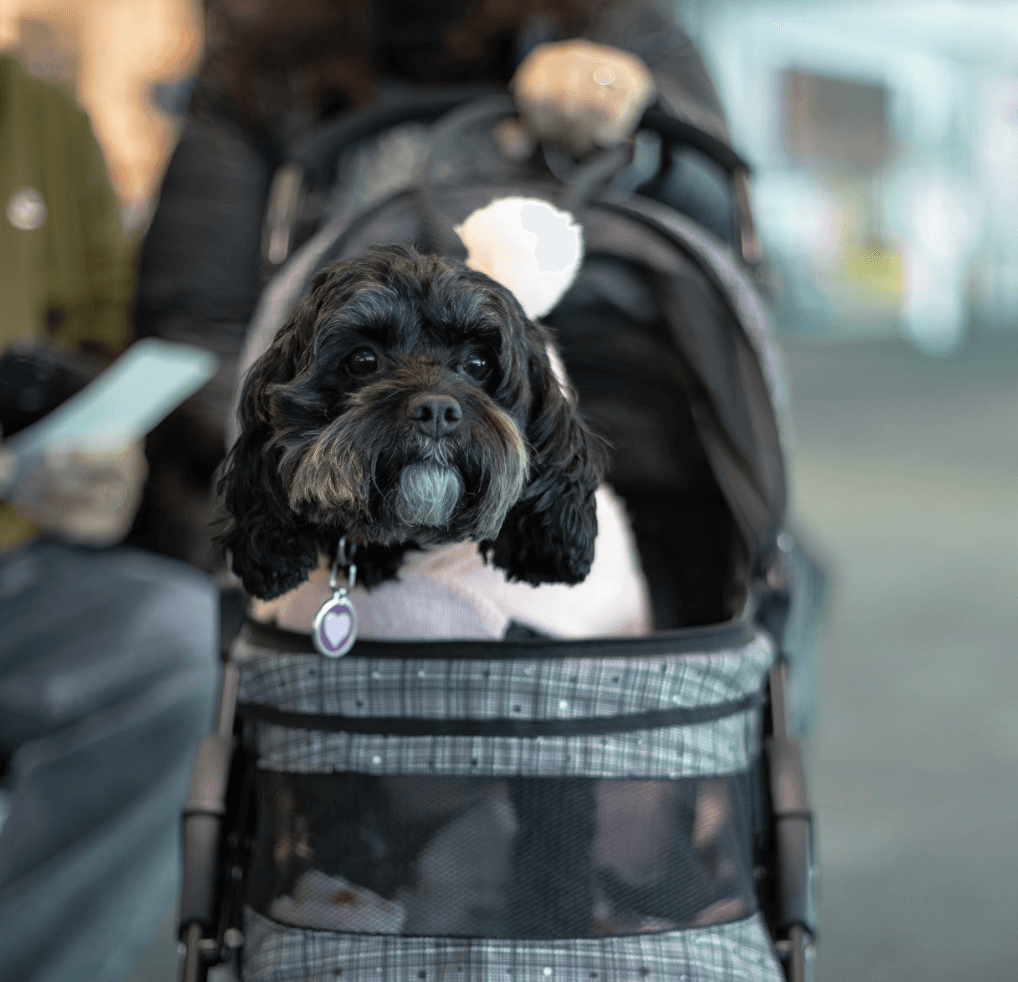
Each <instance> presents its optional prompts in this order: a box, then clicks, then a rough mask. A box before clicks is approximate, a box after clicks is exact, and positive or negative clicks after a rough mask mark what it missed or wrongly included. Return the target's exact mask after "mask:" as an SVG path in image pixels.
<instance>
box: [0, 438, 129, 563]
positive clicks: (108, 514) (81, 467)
mask: <svg viewBox="0 0 1018 982" xmlns="http://www.w3.org/2000/svg"><path fill="white" fill-rule="evenodd" d="M11 469H12V461H11V454H9V453H4V452H3V451H2V450H0V492H3V488H4V484H5V482H4V474H5V472H8V471H10V470H11ZM147 474H148V467H147V464H146V462H145V451H144V449H143V446H142V444H141V443H140V442H138V443H132V444H129V445H127V446H125V447H122V448H119V449H115V450H108V451H107V450H103V451H90V452H83V451H73V452H65V453H53V454H48V455H46V456H45V457H42V458H40V459H38V460H33V461H32V462H31V463H30V464H28V465H26V466H23V467H21V468H20V472H19V473H16V474H14V475H13V476H12V477H9V478H8V481H7V483H8V484H9V485H10V484H11V482H13V484H12V486H10V487H9V488H8V490H7V491H6V493H5V494H4V497H6V498H7V500H9V501H10V502H11V504H13V505H14V507H15V509H16V510H17V511H18V513H19V514H20V515H21V516H22V517H23V518H26V519H27V520H28V521H30V522H32V523H34V524H35V525H38V526H39V527H40V528H41V529H42V530H43V531H45V532H49V533H51V534H53V535H56V536H59V537H60V538H62V539H66V540H67V541H69V542H77V543H81V544H84V545H93V546H109V545H114V544H115V543H117V542H119V541H120V540H121V539H123V538H124V536H125V535H127V533H128V531H129V530H130V527H131V523H132V522H133V521H134V515H135V512H136V511H137V510H138V505H139V504H140V503H141V493H142V487H143V485H144V483H145V478H146V476H147Z"/></svg>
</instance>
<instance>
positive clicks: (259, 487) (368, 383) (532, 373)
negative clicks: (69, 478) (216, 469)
mask: <svg viewBox="0 0 1018 982" xmlns="http://www.w3.org/2000/svg"><path fill="white" fill-rule="evenodd" d="M550 341H551V337H550V335H549V332H548V330H547V329H546V328H544V327H543V326H541V325H540V324H536V323H534V322H533V321H530V320H528V319H527V317H526V315H525V314H524V313H523V310H522V308H521V307H520V305H519V303H518V302H517V301H516V299H515V297H513V295H512V294H511V293H510V292H509V291H508V290H506V289H505V288H504V287H502V286H500V285H499V284H498V283H496V282H495V281H494V280H492V279H490V278H489V277H487V276H485V275H484V274H483V273H478V272H475V271H473V270H470V269H468V268H467V267H466V266H464V265H463V264H462V263H460V262H457V261H454V260H450V259H443V258H439V257H437V256H431V255H427V256H425V255H420V254H418V253H417V252H415V251H413V250H411V249H407V248H404V247H402V246H384V247H381V246H380V247H375V248H373V249H371V250H369V251H368V253H367V254H366V255H364V256H362V257H359V258H356V259H349V260H344V261H341V262H338V263H335V264H333V265H332V266H329V267H328V268H326V269H324V270H323V271H322V272H321V273H319V274H318V276H317V277H316V278H315V280H314V283H313V286H312V290H311V293H310V295H309V296H308V297H307V298H306V299H305V300H303V301H302V302H301V303H300V304H298V305H297V306H296V308H295V309H294V310H293V312H292V314H291V316H290V319H289V320H288V321H287V323H286V324H285V325H284V326H283V327H282V328H281V329H280V331H279V333H278V334H277V336H276V338H275V340H274V341H273V343H272V345H271V346H270V347H269V348H268V350H267V351H266V352H265V353H264V354H263V355H262V356H261V358H259V360H258V361H257V362H256V363H255V364H254V365H253V366H252V368H251V370H250V372H249V373H248V375H247V377H246V378H245V381H244V385H243V390H242V394H241V400H240V407H239V419H240V425H241V433H240V437H239V438H238V440H237V442H236V444H235V445H234V447H233V448H232V450H231V451H230V453H229V454H228V456H227V459H226V461H225V463H224V466H223V471H222V474H221V477H220V480H219V493H220V496H221V498H222V502H223V504H224V506H225V510H226V512H227V519H226V521H225V523H224V526H223V528H222V530H221V531H220V533H219V535H218V539H219V542H220V544H221V545H222V546H224V547H225V548H226V549H228V550H229V552H230V554H231V557H232V567H233V570H234V572H235V573H236V574H237V575H238V576H240V578H241V579H242V580H243V582H244V586H245V588H246V589H247V591H248V592H249V593H251V594H252V595H254V596H256V597H261V598H263V599H271V598H272V597H276V596H279V595H280V594H282V593H285V592H287V591H288V590H291V589H293V588H294V587H297V586H299V585H300V584H301V583H302V582H303V581H304V580H305V579H306V578H307V576H308V575H309V573H310V572H311V571H312V569H314V568H315V567H316V566H317V565H318V563H319V561H320V554H321V553H324V554H325V555H331V554H333V553H334V551H335V548H336V544H337V542H338V540H339V537H340V536H346V537H347V540H348V541H349V542H352V543H354V544H355V547H356V555H355V559H356V562H357V569H358V577H359V579H360V581H361V582H362V583H364V584H365V585H366V586H368V587H370V586H373V585H375V584H377V583H379V582H381V581H382V580H385V579H388V578H392V577H393V576H395V574H396V571H397V570H398V568H399V566H400V564H401V561H402V557H403V554H404V553H405V552H406V550H408V549H411V548H415V547H421V546H424V545H427V544H431V543H440V542H458V541H465V540H473V541H476V542H478V543H479V545H480V548H481V550H482V552H483V554H484V555H485V557H486V558H488V559H490V560H491V561H493V562H494V563H495V565H497V566H499V567H501V568H502V569H504V570H505V571H506V573H507V574H508V576H509V577H510V579H515V580H522V581H525V582H528V583H532V584H535V585H536V584H539V583H578V582H580V581H581V580H583V579H584V577H586V575H587V573H588V572H589V571H590V564H591V561H592V559H593V553H594V539H595V537H596V535H597V517H596V514H595V505H594V491H595V489H596V488H597V485H598V483H599V482H600V480H601V477H602V475H603V472H604V467H605V463H606V447H605V445H604V443H603V442H602V441H601V440H600V438H598V437H596V436H595V435H593V434H592V433H591V432H590V431H589V430H588V429H587V427H586V426H585V424H584V423H583V421H582V419H581V418H580V417H579V415H578V414H577V412H576V407H575V405H574V404H573V401H572V400H571V399H570V398H568V397H567V396H566V395H565V394H564V393H563V392H562V390H561V388H560V385H559V383H558V381H557V379H556V378H555V375H554V373H553V370H552V367H551V364H550V361H549V358H548V344H549V342H550ZM485 365H487V369H485Z"/></svg>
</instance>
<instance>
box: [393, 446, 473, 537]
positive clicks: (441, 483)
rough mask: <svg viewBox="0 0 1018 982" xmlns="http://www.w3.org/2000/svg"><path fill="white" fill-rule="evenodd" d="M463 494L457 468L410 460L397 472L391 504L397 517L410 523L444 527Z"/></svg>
mask: <svg viewBox="0 0 1018 982" xmlns="http://www.w3.org/2000/svg"><path fill="white" fill-rule="evenodd" d="M462 495H463V478H462V477H460V474H459V471H457V470H455V469H454V468H452V467H442V466H441V465H440V464H434V463H430V462H429V463H420V464H410V465H408V466H407V467H404V468H403V471H402V473H401V474H400V476H399V489H398V492H397V494H396V496H395V498H394V500H393V503H392V506H393V511H394V512H395V514H396V516H397V518H399V520H400V521H401V522H404V523H405V524H406V525H409V526H411V527H413V526H425V527H427V528H444V527H445V526H447V525H448V524H449V522H450V520H451V519H452V515H453V512H454V511H455V509H456V505H457V504H459V500H460V498H461V497H462Z"/></svg>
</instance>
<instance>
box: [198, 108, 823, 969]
mask: <svg viewBox="0 0 1018 982" xmlns="http://www.w3.org/2000/svg"><path fill="white" fill-rule="evenodd" d="M467 95H471V96H472V95H474V93H469V94H467ZM511 111H512V108H511V105H510V104H509V103H508V101H507V100H506V98H505V97H491V96H489V97H486V98H482V99H480V100H475V99H473V98H470V99H467V98H466V95H465V94H464V93H463V92H458V93H444V94H442V93H431V94H429V95H428V96H427V97H425V98H424V99H423V100H419V101H417V102H408V101H404V102H403V103H401V104H400V105H399V106H397V107H382V108H381V109H374V110H370V111H366V112H364V113H361V114H359V115H357V116H354V117H352V118H351V119H347V120H344V121H343V122H342V123H340V124H338V125H337V126H334V127H332V128H330V129H327V130H325V131H323V132H320V133H317V134H314V135H313V137H312V138H310V139H309V140H308V141H306V142H305V144H304V145H303V146H302V147H300V148H298V152H297V153H295V156H294V161H293V162H292V163H291V164H290V165H287V167H284V168H283V169H282V170H281V171H280V172H279V174H278V175H277V180H276V182H275V184H274V189H273V194H272V197H271V199H270V208H269V212H268V215H267V222H266V255H267V258H268V259H269V260H271V261H274V262H275V263H276V264H277V265H278V263H279V262H281V261H282V259H284V258H286V257H287V256H288V255H289V258H288V259H287V262H286V263H285V265H284V266H282V268H281V269H280V271H279V272H278V273H277V274H276V275H275V276H274V277H273V279H272V281H271V284H270V286H269V288H268V290H267V291H266V293H265V295H264V297H263V300H262V303H261V306H260V310H259V313H258V314H257V315H256V318H255V321H254V323H253V325H252V328H251V332H250V339H251V340H250V347H251V348H252V349H253V350H259V349H260V348H261V347H262V346H263V345H264V344H265V343H266V341H267V340H268V339H269V338H271V336H272V335H273V334H274V332H275V330H276V329H277V328H278V327H279V326H280V325H281V324H282V322H283V319H284V318H285V316H286V314H287V312H288V310H289V309H290V307H291V306H292V304H293V303H294V302H295V301H296V300H297V299H299V298H300V296H301V295H302V294H303V293H305V292H306V291H307V289H308V287H309V284H310V281H311V279H312V278H313V276H314V274H315V273H316V272H317V271H318V270H319V269H320V268H321V267H322V266H323V265H325V264H326V263H328V262H331V261H334V260H337V259H340V258H344V257H348V256H354V255H357V254H359V253H361V252H362V251H363V250H364V249H365V248H366V247H367V246H369V245H371V244H373V243H376V242H416V243H418V244H422V245H424V246H425V247H430V248H438V249H448V250H455V248H456V243H455V242H452V241H451V235H450V232H449V231H448V230H450V229H452V228H453V227H454V226H455V225H456V224H457V223H459V222H461V221H462V220H463V219H464V218H465V217H466V216H467V215H468V214H469V213H471V212H472V211H473V210H474V209H476V208H477V207H479V206H481V205H484V204H486V203H488V202H489V201H490V200H492V199H493V198H495V197H502V196H506V195H510V194H520V193H524V194H526V195H529V196H538V197H541V196H543V197H545V198H546V199H547V200H549V201H551V202H552V203H555V204H558V205H559V206H563V204H564V206H565V207H566V208H568V209H569V210H571V211H572V212H573V213H574V214H575V215H576V216H577V217H578V219H579V220H580V222H581V223H582V225H583V229H584V239H585V245H586V259H585V263H584V267H583V270H582V271H581V273H580V276H579V278H578V280H577V282H576V283H575V284H574V286H573V288H572V289H571V290H570V292H569V294H567V296H566V297H565V299H564V300H563V302H562V304H560V306H559V307H558V308H557V310H556V311H555V312H553V314H552V315H550V316H549V317H548V318H546V321H547V322H549V323H551V324H552V325H554V326H555V327H556V329H557V332H558V336H559V340H560V343H561V347H562V351H563V355H564V359H565V361H566V364H567V367H568V369H569V372H570V376H571V379H572V381H573V383H574V384H575V386H576V388H577V389H578V391H579V393H580V398H581V405H583V406H584V407H586V409H587V410H588V413H587V414H588V416H589V417H592V418H593V420H594V422H595V424H596V425H601V426H602V428H604V429H607V430H608V431H609V436H610V437H612V438H613V439H614V443H615V446H616V448H617V450H616V460H615V464H614V465H613V470H612V473H611V474H610V476H609V479H610V480H611V481H612V483H613V484H614V486H615V488H616V490H617V491H618V492H619V493H620V495H621V496H622V497H623V499H624V500H625V501H626V504H627V506H628V510H629V512H630V515H631V517H632V519H633V523H634V530H635V534H636V538H637V543H638V547H639V550H640V555H641V561H642V563H643V565H644V571H645V574H646V576H647V580H648V583H649V586H650V591H651V595H652V601H653V605H654V613H655V624H656V628H657V630H656V632H655V633H654V634H652V635H648V636H645V637H637V638H592V639H588V640H571V641H556V640H548V639H546V638H541V637H534V636H522V635H521V636H513V637H508V636H507V638H506V639H504V640H502V641H491V642H488V641H459V640H457V641H441V642H389V641H372V640H360V641H358V642H357V644H356V645H355V646H354V648H353V649H352V651H351V652H350V653H349V654H348V655H346V656H345V657H343V658H339V659H328V658H324V657H322V656H321V655H319V654H317V653H316V652H315V650H314V648H313V647H312V645H311V642H310V639H309V638H306V637H304V636H302V635H297V634H292V633H289V632H286V631H282V630H279V629H276V628H269V627H265V626H262V625H257V624H254V623H249V624H247V625H245V626H244V627H243V628H242V630H241V632H240V634H239V635H238V636H237V638H236V639H235V640H234V642H233V643H232V646H231V648H230V650H229V654H228V658H227V663H226V669H225V675H224V684H223V692H222V702H221V709H220V717H219V725H218V732H217V733H216V734H215V735H213V736H210V737H208V738H207V739H206V740H205V741H204V742H203V744H202V746H201V749H200V752H199V756H198V760H197V763H196V767H195V772H194V779H193V784H192V790H191V794H190V797H189V800H188V803H187V805H186V808H185V818H184V842H185V879H184V889H183V895H182V909H181V936H182V938H183V939H184V941H185V943H186V956H185V965H184V977H185V979H187V980H189V982H193V980H198V979H203V978H205V977H206V975H207V973H208V971H209V969H210V967H211V966H213V965H217V964H220V963H223V962H226V963H229V964H232V965H233V967H234V970H235V971H236V972H237V973H239V976H240V977H241V978H243V979H244V980H245V982H269V980H272V982H290V980H293V982H296V980H308V982H311V980H315V982H318V980H321V982H324V980H330V982H335V980H339V982H366V980H372V982H374V980H385V982H389V980H397V979H398V980H404V979H405V980H446V982H451V980H464V982H495V980H498V982H513V980H526V982H531V980H533V982H543V980H545V979H548V980H553V982H645V980H653V979H665V978H667V979H683V980H687V982H694V980H695V982H715V980H763V982H767V980H778V979H781V978H783V977H784V978H788V979H794V980H800V979H807V978H809V977H810V974H811V964H812V952H813V943H814V938H815V934H816V912H815V903H814V895H815V874H814V858H813V844H812V820H811V813H810V809H809V804H808V800H807V798H806V794H805V789H804V780H803V772H802V766H801V762H800V757H799V753H798V749H797V745H796V743H795V740H794V738H793V736H792V735H791V733H790V732H789V728H788V725H787V718H788V706H787V700H786V692H787V689H788V685H787V679H788V675H789V662H788V658H787V657H786V655H787V639H788V638H789V637H791V636H793V635H794V634H796V632H798V634H800V635H801V634H802V633H803V630H804V628H808V625H809V624H810V623H812V622H815V621H816V619H817V616H818V599H819V594H818V591H817V589H816V587H817V585H818V583H819V580H818V578H817V577H818V573H817V571H816V570H815V568H813V567H811V565H810V564H809V563H808V561H807V560H806V559H805V558H804V557H803V555H802V554H801V552H800V551H799V550H798V547H797V545H796V544H795V543H794V542H793V541H792V539H791V537H790V534H789V532H788V530H787V528H786V514H785V511H786V483H785V459H786V457H785V453H784V449H783V445H782V439H783V429H782V425H781V422H780V416H781V414H782V410H783V406H784V395H783V392H782V388H781V385H782V383H781V377H780V373H779V370H778V364H777V360H776V357H775V349H774V346H773V343H772V341H771V338H770V335H769V329H768V321H767V316H766V313H765V308H764V305H763V303H762V301H761V296H760V290H759V288H758V286H757V283H756V282H755V280H754V278H753V276H752V271H751V269H750V267H749V266H748V265H747V264H746V263H744V262H743V261H742V259H741V257H740V256H738V255H736V254H735V253H734V252H733V251H732V250H731V249H728V248H726V247H725V246H724V244H723V243H722V242H720V241H719V240H718V238H717V237H716V236H713V235H712V234H711V233H709V232H707V231H705V230H704V228H703V227H702V226H701V225H700V224H699V223H698V222H696V221H694V220H692V219H691V218H690V217H688V216H686V215H683V214H681V213H680V212H678V211H676V210H674V209H673V208H670V207H668V206H666V205H663V204H662V203H660V201H656V200H654V199H653V198H651V197H650V196H649V195H647V194H644V193H643V191H644V190H645V189H647V188H648V187H651V186H652V185H653V182H654V181H656V180H659V179H660V176H661V175H660V173H659V172H660V170H661V161H662V159H664V156H665V155H664V154H663V153H662V150H661V148H662V146H678V147H680V149H682V148H688V149H690V150H691V153H692V154H693V155H694V156H696V155H699V156H700V157H704V158H708V159H709V160H711V161H712V162H713V163H714V164H715V165H716V166H717V167H719V168H721V170H722V171H723V173H724V174H725V175H726V177H730V176H731V175H732V174H733V173H735V172H736V171H737V170H738V169H739V168H740V167H742V166H743V165H742V164H741V161H740V160H739V159H738V157H737V156H736V155H735V154H734V153H732V151H731V150H730V149H729V148H728V147H727V146H725V145H723V144H721V143H719V142H718V141H717V140H716V139H714V138H712V137H709V136H708V135H706V134H704V133H701V132H699V131H698V130H696V129H694V128H692V127H690V126H687V125H685V124H681V123H678V122H677V121H675V120H673V119H668V118H666V117H663V116H661V115H659V114H656V113H653V112H651V113H648V116H647V117H646V118H645V120H644V130H643V131H641V134H640V135H639V136H638V138H637V140H636V141H635V144H634V148H635V149H631V148H626V149H624V150H620V151H613V152H609V153H606V154H605V155H603V156H601V157H598V158H595V160H593V161H592V162H591V163H589V164H587V165H584V166H575V165H573V164H572V162H571V161H569V160H562V159H557V158H556V157H555V155H554V152H553V151H551V150H550V149H548V150H546V151H544V152H543V156H542V157H541V160H540V166H538V165H536V164H534V162H533V161H530V162H528V163H527V165H526V167H527V168H528V169H527V170H526V171H522V170H521V165H519V164H511V165H510V164H507V163H506V161H505V159H504V157H502V156H500V155H499V153H498V152H497V148H495V147H494V144H492V147H491V148H489V150H490V151H491V152H490V153H487V154H486V153H485V151H478V150H477V149H476V146H475V141H472V140H467V139H466V138H465V136H466V135H467V134H471V133H476V131H477V130H478V129H483V130H484V133H485V134H487V133H490V132H491V130H490V124H492V122H493V121H494V120H496V119H498V118H501V117H502V116H505V115H506V114H508V113H510V112H511ZM436 120H437V122H436ZM481 124H485V126H483V127H482V126H481ZM400 141H403V143H402V144H401V143H400ZM481 142H484V141H481ZM408 146H409V147H410V148H411V150H412V154H413V153H416V151H414V150H413V148H414V147H416V148H417V149H418V150H421V148H423V150H422V151H421V155H420V156H418V157H416V158H415V160H416V164H417V165H418V166H419V169H418V170H417V171H416V173H417V175H418V179H417V180H415V182H414V186H413V187H411V188H409V189H407V188H405V187H404V188H402V189H399V188H397V189H396V190H394V191H393V193H390V194H381V193H376V194H375V195H374V196H373V197H372V196H370V195H368V196H365V195H362V196H361V197H359V198H358V197H357V196H356V194H353V196H351V192H350V191H349V188H350V187H351V186H353V187H356V183H357V182H356V180H352V179H351V175H350V173H347V174H346V176H345V179H344V180H343V181H341V182H337V186H338V187H341V188H343V189H344V190H343V194H344V195H345V198H340V200H339V201H338V203H337V202H333V203H332V205H331V206H330V209H325V210H324V211H322V210H319V213H318V215H317V217H316V219H315V221H314V222H313V223H311V224H312V226H314V227H306V226H305V227H302V221H303V220H302V218H301V215H302V213H303V212H304V211H306V208H307V204H308V201H311V200H313V198H314V195H315V193H316V182H315V175H316V174H322V173H323V172H324V173H326V175H327V177H326V178H325V179H324V180H323V181H320V182H319V184H318V188H319V190H320V188H321V186H322V185H323V184H325V185H327V184H328V179H329V178H330V177H331V176H332V175H334V173H335V171H334V169H333V168H334V166H335V161H336V154H337V148H339V147H345V148H350V147H354V148H358V152H360V149H363V151H364V156H363V157H361V158H358V156H357V153H353V154H351V153H350V151H349V149H348V150H347V152H346V154H345V159H346V161H347V164H348V165H349V166H352V167H353V169H354V170H355V171H356V170H357V168H358V167H359V168H360V171H361V172H362V173H364V174H368V175H371V179H372V180H375V181H376V183H377V182H381V183H382V184H383V185H384V180H385V179H384V176H383V177H379V174H380V172H382V173H383V174H384V165H385V164H386V162H388V161H390V160H391V159H392V158H393V157H394V156H396V155H398V152H403V151H404V150H406V148H407V147H408ZM400 147H402V150H400ZM465 147H470V150H469V154H468V155H467V156H468V157H469V159H467V160H464V159H459V160H454V162H453V163H452V164H450V162H449V158H456V156H457V154H459V155H460V158H463V157H464V153H463V148H465ZM671 159H672V160H673V161H674V160H675V159H678V158H676V157H675V156H672V158H671ZM323 161H326V162H327V164H326V165H324V166H323V163H322V162H323ZM351 161H352V164H351ZM450 177H451V178H452V180H450V179H449V178H450ZM301 188H303V189H304V190H303V192H302V193H301V194H298V191H299V190H300V189H301ZM634 189H636V193H634ZM302 197H303V200H304V208H303V209H302V208H301V207H299V205H300V202H301V198H302ZM320 200H321V198H320V197H319V201H320ZM737 211H738V209H737V208H733V209H732V213H733V214H735V213H737ZM744 220H745V219H743V221H744ZM315 229H317V230H315ZM312 232H313V234H311V233H312ZM738 233H739V230H738V229H737V230H736V235H735V236H734V238H735V240H736V241H739V234H738ZM301 242H303V244H302V245H301V247H300V248H299V249H297V250H296V251H295V252H292V255H290V253H291V251H292V247H293V245H294V244H296V243H301ZM249 361H250V359H249ZM620 420H622V421H623V422H624V427H623V428H622V429H621V430H620V429H619V426H620ZM613 426H614V427H615V429H614V431H613V429H612V428H613Z"/></svg>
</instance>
